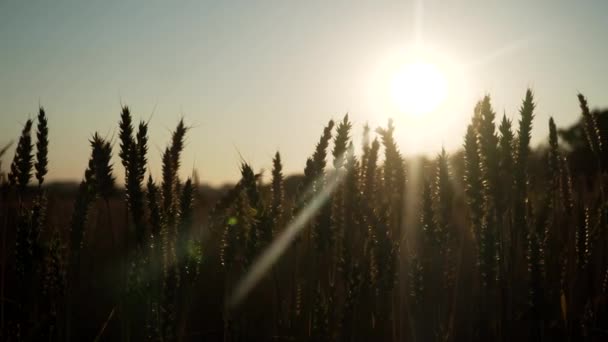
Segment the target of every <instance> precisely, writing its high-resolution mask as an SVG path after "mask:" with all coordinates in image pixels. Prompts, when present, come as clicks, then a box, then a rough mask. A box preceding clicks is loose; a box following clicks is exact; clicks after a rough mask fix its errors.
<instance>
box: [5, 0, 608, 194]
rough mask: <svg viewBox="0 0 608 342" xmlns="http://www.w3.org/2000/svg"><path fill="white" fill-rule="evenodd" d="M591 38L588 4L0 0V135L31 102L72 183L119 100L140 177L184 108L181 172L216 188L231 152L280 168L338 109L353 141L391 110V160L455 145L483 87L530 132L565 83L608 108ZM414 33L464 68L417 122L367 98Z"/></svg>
mask: <svg viewBox="0 0 608 342" xmlns="http://www.w3.org/2000/svg"><path fill="white" fill-rule="evenodd" d="M606 37H608V1H602V0H598V1H576V2H575V1H561V2H560V1H521V2H519V1H518V2H516V1H508V2H507V1H481V0H478V1H477V0H476V1H403V0H402V1H394V2H393V1H318V2H316V1H256V2H254V1H240V2H238V1H158V2H157V1H149V0H142V1H97V2H95V3H94V2H93V1H72V2H68V1H40V2H34V1H26V2H24V1H0V144H4V143H6V142H7V141H9V140H14V139H16V138H17V137H18V134H19V131H20V129H21V126H22V125H23V123H24V122H25V120H26V119H27V118H28V117H33V116H34V115H35V113H36V111H37V107H38V104H39V103H40V104H42V105H43V106H44V107H45V108H46V110H47V114H48V116H49V118H50V130H51V131H50V132H51V137H50V141H51V145H50V156H49V157H50V172H49V177H50V178H51V179H54V180H65V179H70V180H78V179H80V178H81V177H82V174H83V171H84V168H85V166H86V163H87V158H88V154H89V146H88V143H87V140H88V138H89V137H90V136H91V135H92V134H93V133H94V132H95V131H98V132H100V133H101V134H102V135H104V136H107V137H114V139H115V140H116V138H117V135H118V128H117V123H118V120H119V112H120V107H121V104H127V105H129V106H130V107H131V109H132V112H133V113H134V116H135V118H136V119H140V118H143V119H146V120H147V119H150V118H151V121H150V126H151V128H150V129H151V132H150V133H151V137H150V140H151V148H150V160H151V163H152V165H151V170H152V173H153V174H154V175H158V174H159V172H158V168H159V161H160V151H161V149H162V148H163V147H164V145H165V144H166V143H167V142H168V140H169V136H170V131H171V129H172V128H173V127H174V126H175V124H176V123H177V121H178V120H179V118H181V117H184V118H185V120H186V122H187V123H188V124H190V125H192V126H193V128H192V130H191V131H190V133H189V135H188V140H187V149H186V151H185V153H184V162H183V165H184V168H185V170H184V172H183V175H187V174H189V172H190V171H191V170H192V168H193V167H196V168H197V169H198V171H199V174H200V176H201V180H202V181H203V182H209V183H212V184H220V183H223V182H226V181H232V180H236V179H237V178H238V172H239V171H238V166H239V163H240V160H241V159H240V158H241V156H242V157H243V158H244V159H245V160H246V161H248V162H250V163H252V164H253V166H254V167H255V168H256V169H262V168H264V169H266V170H269V169H270V167H271V158H272V156H273V154H274V152H275V151H276V150H277V149H279V150H280V151H281V153H282V154H283V159H284V164H285V169H286V173H294V172H298V171H300V170H302V169H303V167H304V165H305V160H306V157H307V156H308V155H310V154H311V153H312V151H313V149H314V145H315V143H316V141H317V139H318V137H319V135H320V134H321V131H322V128H323V126H324V125H325V124H326V122H327V121H328V120H329V119H330V118H334V119H340V118H341V117H342V116H343V115H344V114H345V113H346V112H349V113H350V116H351V118H352V120H353V121H354V123H355V124H356V127H357V128H356V130H355V132H354V134H355V138H358V137H359V134H360V132H361V126H362V125H363V124H364V123H365V122H369V123H370V125H372V126H374V127H376V126H378V125H385V124H386V120H387V118H388V117H393V118H394V119H395V121H396V125H397V134H398V140H399V143H400V146H401V149H402V150H403V151H404V153H405V154H406V156H407V155H412V154H414V153H435V152H437V151H439V150H440V148H441V146H442V145H444V146H445V147H446V148H447V149H448V150H454V149H456V148H458V147H459V146H460V145H461V144H462V137H463V135H464V132H465V127H466V123H467V121H468V117H469V115H470V114H471V112H472V108H473V105H474V103H475V101H476V100H477V99H478V98H479V97H481V96H483V95H484V94H486V93H490V94H491V96H492V100H493V101H492V102H493V106H494V108H495V110H496V112H497V113H499V114H500V115H502V113H503V112H506V114H507V116H508V117H514V118H516V114H517V110H518V108H519V106H520V103H521V99H522V97H523V95H524V93H525V90H526V88H527V87H528V86H530V87H532V88H533V90H534V92H535V95H536V99H537V103H538V107H537V112H536V113H537V114H536V120H535V127H534V130H533V135H534V136H533V143H539V142H541V141H543V140H544V139H545V136H546V135H547V132H548V129H547V120H548V118H549V116H554V117H555V119H556V122H557V124H558V126H565V125H569V124H571V123H573V122H574V121H575V120H576V119H577V115H578V103H577V101H576V93H577V91H581V92H583V93H584V94H585V95H586V96H587V97H588V99H589V101H590V103H591V105H592V107H606V106H608V97H607V96H606V90H607V87H608V86H607V85H606V84H607V83H606V81H607V77H608V63H607V62H606V61H608V44H606V41H607V40H606ZM416 41H417V42H419V43H422V44H423V45H424V46H427V47H430V48H431V49H432V51H434V54H435V55H434V56H438V57H439V58H441V59H444V60H449V61H450V63H456V64H457V65H465V66H466V68H464V70H465V71H464V78H465V79H466V84H465V83H462V84H457V85H456V88H458V89H453V90H454V91H452V96H453V97H454V98H455V100H454V102H453V105H452V106H449V108H441V109H440V110H438V111H437V113H435V114H433V116H432V117H430V118H427V119H426V121H425V122H424V123H421V122H419V120H418V121H416V120H412V119H411V118H409V117H408V116H406V115H403V114H402V113H399V112H396V111H394V110H391V109H390V108H388V107H387V106H386V104H385V103H379V102H381V101H379V100H378V99H377V96H376V95H373V94H377V93H378V91H379V89H383V88H382V85H381V84H379V81H378V77H377V74H378V70H381V69H382V67H381V66H382V65H384V64H383V63H385V62H386V61H387V60H394V59H395V58H402V56H404V51H405V54H406V55H407V51H409V50H408V49H409V47H410V46H412V44H413V43H414V42H416ZM380 83H381V82H380ZM456 90H457V91H456ZM456 94H457V95H458V96H456ZM450 103H452V102H450ZM450 103H446V106H447V104H450ZM446 106H444V107H446ZM429 122H432V125H429ZM117 146H118V144H117V143H116V148H118V147H117ZM116 152H117V151H116ZM115 154H116V155H117V153H115ZM8 157H9V158H8V159H10V158H12V152H11V153H9V155H8ZM9 161H10V160H5V163H4V165H5V166H6V164H7V163H8V162H9ZM114 164H115V166H116V168H117V169H118V170H120V169H122V166H121V165H120V162H119V161H118V159H117V156H115V159H114ZM119 177H120V176H119Z"/></svg>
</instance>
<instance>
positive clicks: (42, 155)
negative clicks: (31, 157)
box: [34, 107, 49, 186]
mask: <svg viewBox="0 0 608 342" xmlns="http://www.w3.org/2000/svg"><path fill="white" fill-rule="evenodd" d="M36 138H37V140H36V164H34V168H35V169H36V179H37V180H38V186H42V183H43V182H44V176H45V175H46V174H47V172H48V170H47V166H48V157H47V156H48V146H49V128H48V122H47V118H46V113H45V111H44V108H42V107H40V110H39V111H38V126H37V132H36Z"/></svg>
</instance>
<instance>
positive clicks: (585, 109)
mask: <svg viewBox="0 0 608 342" xmlns="http://www.w3.org/2000/svg"><path fill="white" fill-rule="evenodd" d="M577 96H578V102H579V105H580V107H581V113H582V115H583V129H584V130H585V136H586V137H587V142H588V143H589V148H590V149H591V151H592V152H593V153H594V154H595V155H596V157H597V156H599V155H600V154H601V152H602V141H601V139H600V130H599V126H598V123H597V118H596V117H595V115H593V114H592V113H591V112H590V111H589V106H588V105H587V99H586V98H585V96H584V95H583V94H581V93H579V94H578V95H577Z"/></svg>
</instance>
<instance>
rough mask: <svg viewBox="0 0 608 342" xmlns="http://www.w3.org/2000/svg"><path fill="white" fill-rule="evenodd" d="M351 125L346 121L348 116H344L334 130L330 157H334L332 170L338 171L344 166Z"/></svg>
mask: <svg viewBox="0 0 608 342" xmlns="http://www.w3.org/2000/svg"><path fill="white" fill-rule="evenodd" d="M351 128H352V124H351V123H350V121H348V114H346V115H345V116H344V119H343V120H342V121H341V122H340V123H339V124H338V128H337V129H336V137H335V139H334V148H333V150H332V155H333V157H334V168H336V169H339V168H341V167H342V166H343V165H344V159H345V157H346V146H347V145H348V142H349V141H350V130H351Z"/></svg>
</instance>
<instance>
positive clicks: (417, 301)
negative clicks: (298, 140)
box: [0, 90, 608, 341]
mask: <svg viewBox="0 0 608 342" xmlns="http://www.w3.org/2000/svg"><path fill="white" fill-rule="evenodd" d="M572 100H573V101H576V99H575V98H574V97H573V99H572ZM578 102H579V104H580V120H579V122H578V123H577V124H576V125H575V126H573V127H572V128H570V129H558V128H557V126H556V123H555V122H554V121H553V119H550V121H549V122H548V123H547V122H534V116H535V112H534V111H535V106H536V103H535V100H534V96H533V92H532V91H531V90H527V92H526V93H525V96H524V99H523V101H522V102H521V107H520V112H519V116H518V120H517V121H516V122H511V121H510V120H508V119H507V118H506V117H505V116H503V117H502V118H500V117H497V116H496V113H495V111H494V109H493V108H492V104H491V99H490V97H489V96H486V97H484V98H483V99H481V100H480V101H479V102H478V103H477V105H476V106H475V108H474V109H473V114H472V117H471V119H470V124H469V126H468V129H467V132H466V135H465V136H464V137H463V144H462V149H461V150H459V151H454V152H452V153H450V154H448V153H446V151H442V152H441V153H440V154H438V155H437V157H436V158H435V159H434V160H426V159H416V160H415V159H414V158H410V157H409V156H406V155H403V154H402V153H401V152H400V148H399V146H398V145H397V142H396V139H395V135H394V131H395V129H399V128H398V127H395V126H394V125H393V123H392V122H389V123H388V125H387V126H386V127H379V128H375V129H374V128H370V127H369V126H365V129H364V136H363V137H355V136H353V135H352V130H353V123H352V122H351V121H350V119H349V117H348V115H346V116H344V118H343V119H341V120H337V121H333V120H330V121H329V122H328V123H327V125H326V126H325V129H324V130H323V132H322V135H321V136H320V138H319V140H318V141H317V142H316V144H314V142H311V145H310V147H311V150H312V154H311V156H310V157H309V158H307V159H305V160H303V163H302V165H303V166H304V169H303V173H302V174H300V175H293V176H287V175H284V174H283V170H282V162H281V154H280V152H276V154H275V155H274V159H273V160H272V162H273V168H272V170H271V171H270V175H271V182H270V183H265V182H263V181H262V177H261V176H262V175H261V174H260V173H259V172H257V171H256V169H255V166H254V165H249V164H248V163H246V162H243V163H242V165H241V169H240V171H241V178H240V180H238V182H236V184H234V185H233V186H231V187H229V188H226V189H220V190H217V189H213V190H212V189H209V188H208V187H204V186H203V185H202V184H201V183H200V181H199V179H198V177H197V176H196V175H193V177H192V178H188V179H180V177H179V176H178V175H179V174H180V173H179V170H180V167H181V166H182V165H181V163H180V160H181V157H182V155H183V154H184V153H188V149H186V148H185V142H186V141H187V139H188V133H189V129H190V127H189V126H188V125H187V124H186V122H185V121H184V120H181V121H180V122H179V123H178V124H177V126H176V127H175V129H174V131H173V133H172V136H171V140H170V141H169V142H168V143H167V145H166V148H165V149H164V150H163V151H162V174H161V175H159V177H157V178H153V177H152V176H151V175H150V174H149V172H148V155H149V145H150V142H149V141H148V122H145V121H141V122H139V123H137V122H134V119H133V115H132V114H131V112H130V110H129V108H128V107H123V108H122V111H121V112H120V113H119V115H118V114H117V116H116V118H117V120H118V121H119V124H118V129H119V135H118V137H117V139H116V141H113V140H112V139H109V138H106V137H103V136H101V135H99V134H97V133H95V134H93V135H92V136H91V138H90V141H89V144H90V151H91V152H90V159H89V161H88V167H87V168H86V170H84V173H83V176H82V180H81V182H80V184H79V185H78V186H75V187H69V188H67V189H65V188H61V187H57V186H54V185H53V184H47V183H45V176H46V174H47V171H48V167H49V161H48V160H47V154H48V149H52V148H53V141H49V130H52V128H53V126H52V124H53V115H52V113H49V115H48V117H47V113H46V112H45V110H44V109H43V108H40V110H39V113H38V115H37V117H36V119H35V120H28V121H27V122H26V123H25V125H24V127H23V130H22V132H21V133H20V135H17V134H16V137H0V139H1V140H0V142H6V141H11V139H12V138H16V139H15V142H16V144H15V154H14V157H13V158H12V162H10V164H9V163H8V162H9V161H11V160H10V159H9V157H10V156H8V155H6V152H7V151H8V148H9V147H10V144H9V145H8V146H6V148H3V149H2V150H0V158H1V159H3V160H4V161H5V163H2V164H0V167H2V169H0V183H1V193H0V215H1V216H0V227H1V229H2V233H1V235H2V236H1V239H2V240H1V244H2V248H1V249H0V251H1V256H0V257H1V262H2V264H1V277H2V278H1V284H0V286H1V294H0V299H1V300H2V302H1V330H0V339H1V340H3V341H91V340H93V341H102V340H107V341H117V340H121V341H145V340H146V341H147V340H150V341H201V340H203V341H513V340H517V341H524V340H526V341H606V340H608V329H607V328H606V327H608V303H607V297H606V295H607V291H608V202H607V201H606V199H605V194H604V191H605V190H604V179H605V172H606V167H608V160H607V159H608V145H607V144H608V140H607V139H608V132H605V131H604V127H606V128H608V126H606V125H605V124H604V122H605V121H606V120H607V117H608V115H606V113H600V112H599V111H592V110H590V108H589V105H588V103H587V99H586V98H585V97H584V96H583V95H582V94H579V95H578ZM533 123H534V124H535V125H548V126H549V131H550V134H549V136H548V137H547V138H546V143H545V144H543V145H542V146H540V147H538V148H532V147H531V146H530V138H531V134H532V128H533ZM16 133H18V132H16ZM260 134H262V132H260ZM359 142H361V144H360V145H361V146H362V148H360V149H359V148H357V149H356V148H355V145H357V146H358V145H359ZM218 143H221V142H218ZM66 152H67V151H66ZM114 155H116V156H118V157H119V160H120V164H114V165H113V164H112V162H111V160H112V157H113V156H114ZM202 167H203V168H204V166H202ZM119 168H123V169H124V175H125V176H124V180H121V181H118V180H117V179H116V176H115V171H116V170H117V169H119ZM123 181H124V186H122V185H120V186H119V185H117V184H123ZM406 194H407V195H406Z"/></svg>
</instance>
